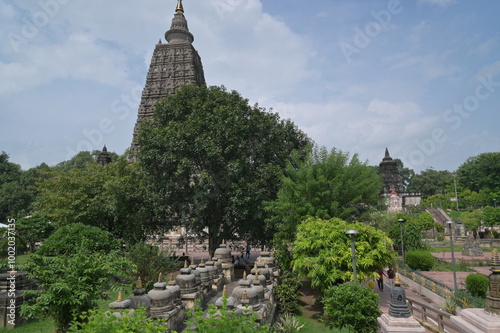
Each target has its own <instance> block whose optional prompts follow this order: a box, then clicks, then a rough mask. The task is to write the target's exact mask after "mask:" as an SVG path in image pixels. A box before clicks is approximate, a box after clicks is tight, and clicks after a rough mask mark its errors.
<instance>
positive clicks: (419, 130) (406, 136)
mask: <svg viewBox="0 0 500 333" xmlns="http://www.w3.org/2000/svg"><path fill="white" fill-rule="evenodd" d="M274 110H275V111H278V112H279V113H280V114H281V115H282V116H283V117H284V118H290V119H291V120H292V121H294V122H295V123H296V124H299V126H300V127H301V129H302V130H304V131H305V132H306V133H308V135H309V136H310V137H311V138H312V139H313V140H314V141H315V142H316V143H317V144H318V145H322V146H327V147H336V148H339V149H342V150H345V151H349V152H351V153H359V155H360V157H361V158H362V159H368V160H369V161H370V163H371V164H378V163H379V162H380V160H381V159H382V157H383V152H384V149H385V147H392V149H391V150H393V151H394V156H396V157H397V156H398V155H402V153H403V152H404V150H405V145H404V143H405V142H413V141H415V140H418V139H420V138H422V137H427V136H429V134H428V133H429V129H433V128H436V127H437V126H438V124H439V121H440V117H439V116H424V115H423V110H422V109H421V107H420V106H419V105H418V104H416V103H413V102H403V103H390V102H388V101H384V100H380V99H374V100H372V101H371V102H370V103H369V104H368V106H363V105H360V104H357V103H351V102H331V103H329V104H311V103H303V104H286V103H278V104H277V107H276V108H275V109H274ZM391 153H392V151H391ZM379 159H380V160H379Z"/></svg>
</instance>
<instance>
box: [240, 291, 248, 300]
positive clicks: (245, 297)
mask: <svg viewBox="0 0 500 333" xmlns="http://www.w3.org/2000/svg"><path fill="white" fill-rule="evenodd" d="M241 299H245V300H247V299H248V294H247V291H246V290H243V297H242V298H241Z"/></svg>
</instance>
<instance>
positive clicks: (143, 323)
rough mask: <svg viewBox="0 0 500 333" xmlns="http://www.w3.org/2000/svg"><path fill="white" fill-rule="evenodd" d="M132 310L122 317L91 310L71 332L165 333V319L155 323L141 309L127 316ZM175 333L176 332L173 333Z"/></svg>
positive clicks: (84, 314)
mask: <svg viewBox="0 0 500 333" xmlns="http://www.w3.org/2000/svg"><path fill="white" fill-rule="evenodd" d="M129 311H130V310H125V311H122V312H120V317H117V316H115V315H114V314H112V313H110V312H102V311H99V310H91V311H89V312H85V313H83V314H82V315H80V316H79V320H78V321H75V322H74V323H73V324H72V325H71V327H70V329H69V332H79V333H122V332H127V333H165V325H164V324H163V323H164V322H166V320H165V319H162V320H159V321H154V320H153V319H151V318H147V316H146V310H145V309H144V308H140V309H138V310H136V311H134V314H133V315H132V316H129V315H127V314H128V312H129ZM172 333H175V332H172Z"/></svg>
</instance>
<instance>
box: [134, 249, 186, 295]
mask: <svg viewBox="0 0 500 333" xmlns="http://www.w3.org/2000/svg"><path fill="white" fill-rule="evenodd" d="M127 250H128V251H127V253H126V257H127V259H129V260H130V261H132V262H133V263H134V264H135V265H136V266H137V276H136V280H137V278H138V277H140V278H141V280H142V282H143V287H144V288H145V289H146V290H150V289H153V284H154V283H155V282H158V274H159V273H160V272H161V273H163V274H164V275H165V274H166V273H168V272H170V271H174V270H176V269H177V267H178V265H179V264H178V263H177V260H174V259H171V258H170V252H169V251H168V250H167V249H165V250H163V251H162V250H160V249H159V248H158V247H157V246H151V245H148V244H146V243H143V242H140V243H137V244H134V245H131V246H129V247H128V248H127Z"/></svg>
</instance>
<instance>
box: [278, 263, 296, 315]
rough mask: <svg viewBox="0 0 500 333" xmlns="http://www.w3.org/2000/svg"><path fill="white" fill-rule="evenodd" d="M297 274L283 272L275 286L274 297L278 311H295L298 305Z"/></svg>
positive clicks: (285, 312)
mask: <svg viewBox="0 0 500 333" xmlns="http://www.w3.org/2000/svg"><path fill="white" fill-rule="evenodd" d="M299 287H300V281H299V276H298V275H297V274H294V273H292V272H290V271H287V272H285V273H284V274H283V276H282V278H281V283H280V284H279V285H278V286H277V287H276V297H277V298H278V302H279V309H280V312H281V313H283V314H287V313H295V312H296V311H297V308H298V306H299V303H298V301H299Z"/></svg>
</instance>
